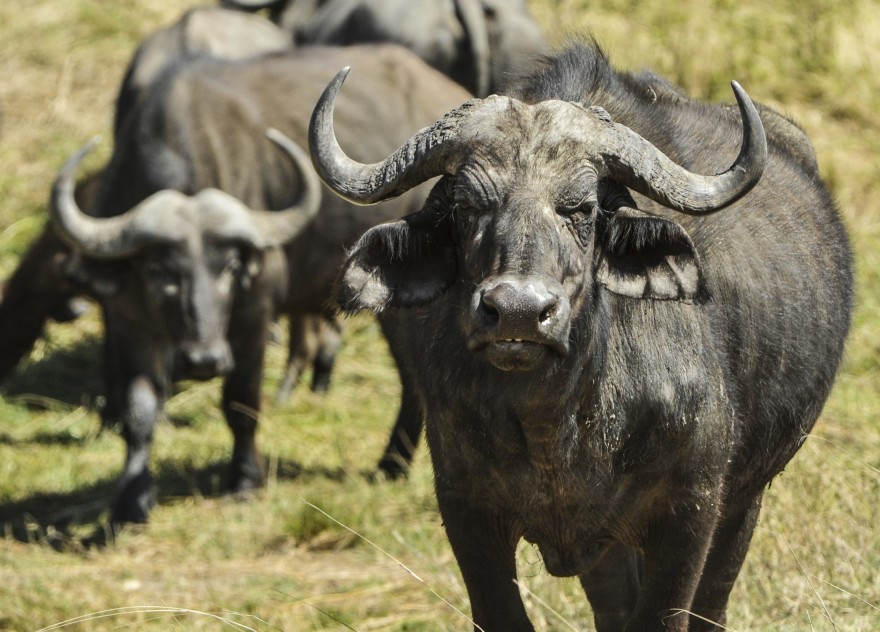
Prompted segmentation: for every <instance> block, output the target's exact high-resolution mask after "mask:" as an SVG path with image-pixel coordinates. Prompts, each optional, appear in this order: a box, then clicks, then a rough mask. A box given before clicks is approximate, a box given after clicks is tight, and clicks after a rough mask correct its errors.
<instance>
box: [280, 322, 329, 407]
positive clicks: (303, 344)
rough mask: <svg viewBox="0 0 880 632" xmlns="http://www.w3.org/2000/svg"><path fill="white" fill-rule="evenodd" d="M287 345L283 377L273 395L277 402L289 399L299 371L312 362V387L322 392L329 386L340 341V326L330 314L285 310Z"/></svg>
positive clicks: (296, 382) (298, 376) (297, 379)
mask: <svg viewBox="0 0 880 632" xmlns="http://www.w3.org/2000/svg"><path fill="white" fill-rule="evenodd" d="M288 325H289V332H290V336H289V346H288V353H287V368H286V370H285V373H284V379H283V380H282V382H281V385H280V386H279V387H278V393H277V394H276V396H275V401H276V402H277V403H279V404H280V403H284V402H286V401H287V400H288V399H290V394H291V393H292V392H293V389H295V388H296V386H297V384H298V383H299V381H300V379H301V378H302V374H303V371H305V369H306V367H307V366H308V365H309V363H310V362H311V363H312V368H313V371H312V390H313V391H315V392H316V393H324V392H326V391H327V389H328V388H329V387H330V376H331V374H332V373H333V365H334V363H335V361H336V353H337V352H338V351H339V347H340V346H341V345H342V335H341V327H340V325H339V322H338V320H337V319H336V318H335V317H334V316H323V315H322V316H317V315H311V314H309V315H306V314H297V313H293V314H289V315H288Z"/></svg>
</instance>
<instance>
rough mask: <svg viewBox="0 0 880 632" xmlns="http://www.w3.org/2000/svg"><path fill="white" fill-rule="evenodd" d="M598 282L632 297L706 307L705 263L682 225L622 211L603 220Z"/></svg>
mask: <svg viewBox="0 0 880 632" xmlns="http://www.w3.org/2000/svg"><path fill="white" fill-rule="evenodd" d="M597 238H598V242H597V245H598V248H597V256H598V265H597V268H596V280H597V281H598V282H599V283H601V284H602V285H603V286H605V287H606V288H607V289H608V290H609V291H611V292H613V293H615V294H619V295H621V296H628V297H631V298H644V299H657V300H671V301H682V302H686V303H694V302H702V301H704V300H706V299H707V298H708V290H707V289H706V283H705V280H704V278H703V271H702V269H701V265H700V259H699V257H698V255H697V251H696V249H695V248H694V244H693V242H692V241H691V238H690V236H689V235H688V234H687V233H686V232H685V230H684V228H682V226H681V225H679V224H677V223H676V222H673V221H672V220H669V219H665V218H662V217H655V216H652V215H647V214H645V213H642V212H641V211H638V210H636V209H631V208H626V207H623V208H621V209H619V210H618V211H617V212H616V213H615V214H614V215H613V216H611V217H606V218H603V219H602V220H600V225H599V226H598V231H597Z"/></svg>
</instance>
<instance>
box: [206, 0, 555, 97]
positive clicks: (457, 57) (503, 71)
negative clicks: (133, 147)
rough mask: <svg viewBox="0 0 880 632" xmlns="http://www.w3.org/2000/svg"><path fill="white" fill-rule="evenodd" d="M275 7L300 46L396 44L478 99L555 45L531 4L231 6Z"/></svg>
mask: <svg viewBox="0 0 880 632" xmlns="http://www.w3.org/2000/svg"><path fill="white" fill-rule="evenodd" d="M223 5H224V6H227V7H231V8H238V9H242V10H248V11H256V10H259V9H268V10H269V15H270V17H271V19H272V20H273V21H275V22H277V23H278V24H279V25H280V26H281V28H283V29H285V30H286V31H288V32H290V33H291V34H292V37H293V40H294V41H295V42H296V45H297V46H301V45H315V44H319V45H339V46H348V45H351V44H360V43H365V42H394V43H396V44H400V45H401V46H405V47H406V48H409V49H410V50H412V51H413V52H414V53H416V54H417V55H418V56H419V57H421V58H422V59H423V60H425V62H427V63H428V64H429V65H431V66H432V67H434V68H436V69H437V70H439V71H440V72H442V73H443V74H445V75H446V76H448V77H451V78H452V79H454V80H455V81H457V82H458V83H460V84H461V85H463V86H464V87H465V88H467V89H468V91H470V92H471V93H472V94H474V95H476V96H487V95H489V94H492V93H495V92H498V91H499V90H502V89H503V88H504V87H505V86H506V85H507V84H509V83H510V82H511V80H512V79H515V78H516V77H519V76H520V75H522V74H524V72H525V70H526V69H527V68H528V67H530V65H531V64H533V63H534V61H535V60H536V59H537V57H538V56H539V55H541V54H543V53H546V52H548V51H549V46H548V44H547V40H546V38H545V37H544V34H543V32H542V30H541V28H540V27H539V26H538V24H537V23H536V22H535V21H534V19H533V18H532V16H531V15H530V13H529V10H528V7H527V5H526V2H525V0H223Z"/></svg>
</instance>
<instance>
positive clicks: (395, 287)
mask: <svg viewBox="0 0 880 632" xmlns="http://www.w3.org/2000/svg"><path fill="white" fill-rule="evenodd" d="M456 270H457V266H456V259H455V249H454V246H453V243H452V239H451V235H450V232H449V226H448V222H447V221H442V220H441V222H440V223H439V224H434V223H433V222H426V221H425V218H424V217H423V216H421V214H420V213H416V214H414V215H410V216H408V217H405V218H403V219H399V220H397V221H394V222H389V223H387V224H380V225H379V226H375V227H373V228H371V229H370V230H368V231H367V232H366V233H364V235H363V236H362V237H361V238H360V239H359V240H358V242H357V243H356V244H355V246H354V248H353V249H352V250H351V252H349V253H348V257H347V258H346V260H345V263H344V264H343V267H342V272H341V274H340V277H339V281H338V283H337V287H336V300H337V302H338V303H339V305H340V306H341V307H342V309H343V310H344V311H347V312H356V311H359V310H362V309H369V310H373V311H375V312H381V311H382V310H384V309H385V308H386V307H414V306H417V305H423V304H425V303H428V302H430V301H432V300H434V299H436V298H437V297H438V296H440V295H441V294H442V293H443V292H444V291H446V289H447V288H448V287H449V286H450V285H452V283H453V281H454V280H455V274H456Z"/></svg>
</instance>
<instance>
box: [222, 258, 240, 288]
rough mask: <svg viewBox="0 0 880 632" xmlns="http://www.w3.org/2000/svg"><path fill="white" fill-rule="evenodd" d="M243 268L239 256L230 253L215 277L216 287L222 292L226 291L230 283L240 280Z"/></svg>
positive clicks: (230, 286) (230, 285)
mask: <svg viewBox="0 0 880 632" xmlns="http://www.w3.org/2000/svg"><path fill="white" fill-rule="evenodd" d="M243 269H244V266H243V265H242V262H241V258H240V257H239V256H238V255H237V254H230V255H229V256H228V257H227V258H226V261H225V263H224V265H223V270H222V271H221V272H220V276H219V277H218V279H217V287H218V288H219V289H220V290H221V291H223V292H228V291H229V290H230V289H231V288H232V283H233V282H234V281H237V280H240V278H241V273H242V270H243Z"/></svg>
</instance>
